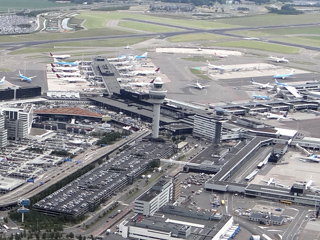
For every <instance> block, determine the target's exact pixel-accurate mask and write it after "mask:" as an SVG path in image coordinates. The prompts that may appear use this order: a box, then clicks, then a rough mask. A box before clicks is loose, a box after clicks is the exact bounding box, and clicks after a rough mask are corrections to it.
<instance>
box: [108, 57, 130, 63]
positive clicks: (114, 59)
mask: <svg viewBox="0 0 320 240" xmlns="http://www.w3.org/2000/svg"><path fill="white" fill-rule="evenodd" d="M126 59H127V56H126V55H120V56H119V57H116V58H108V59H107V60H108V61H109V62H119V61H124V60H126Z"/></svg>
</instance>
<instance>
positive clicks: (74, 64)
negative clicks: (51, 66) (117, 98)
mask: <svg viewBox="0 0 320 240" xmlns="http://www.w3.org/2000/svg"><path fill="white" fill-rule="evenodd" d="M54 63H56V64H59V65H68V66H78V65H79V62H78V61H75V62H64V61H58V60H57V59H54Z"/></svg>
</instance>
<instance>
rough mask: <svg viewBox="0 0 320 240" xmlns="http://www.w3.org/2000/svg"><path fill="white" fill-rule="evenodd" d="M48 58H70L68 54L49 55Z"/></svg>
mask: <svg viewBox="0 0 320 240" xmlns="http://www.w3.org/2000/svg"><path fill="white" fill-rule="evenodd" d="M50 57H53V58H56V59H65V58H69V57H71V56H70V55H69V54H52V53H50Z"/></svg>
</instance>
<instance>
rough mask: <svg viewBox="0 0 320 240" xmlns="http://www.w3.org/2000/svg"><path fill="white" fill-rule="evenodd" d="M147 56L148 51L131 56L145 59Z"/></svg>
mask: <svg viewBox="0 0 320 240" xmlns="http://www.w3.org/2000/svg"><path fill="white" fill-rule="evenodd" d="M147 56H148V52H145V53H144V54H142V55H140V56H139V55H136V56H134V57H133V58H134V59H146V58H147Z"/></svg>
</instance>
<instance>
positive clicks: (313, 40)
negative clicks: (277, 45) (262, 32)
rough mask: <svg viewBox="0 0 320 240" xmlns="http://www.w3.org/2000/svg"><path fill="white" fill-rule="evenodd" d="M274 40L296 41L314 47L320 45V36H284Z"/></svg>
mask: <svg viewBox="0 0 320 240" xmlns="http://www.w3.org/2000/svg"><path fill="white" fill-rule="evenodd" d="M274 40H277V41H281V42H285V43H295V44H303V45H306V46H312V47H320V37H315V36H314V37H312V36H308V37H307V36H305V37H282V38H274Z"/></svg>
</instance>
